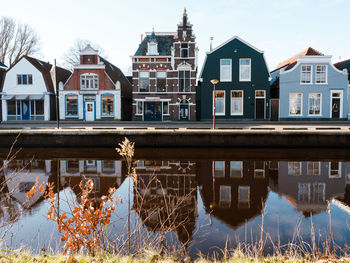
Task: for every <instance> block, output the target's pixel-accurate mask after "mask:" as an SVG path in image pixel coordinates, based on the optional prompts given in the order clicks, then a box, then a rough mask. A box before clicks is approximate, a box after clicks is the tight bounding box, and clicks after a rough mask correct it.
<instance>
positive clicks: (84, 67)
mask: <svg viewBox="0 0 350 263" xmlns="http://www.w3.org/2000/svg"><path fill="white" fill-rule="evenodd" d="M105 68H106V65H105V64H102V65H100V64H94V65H85V64H84V65H77V66H74V69H105Z"/></svg>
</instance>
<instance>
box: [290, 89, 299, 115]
mask: <svg viewBox="0 0 350 263" xmlns="http://www.w3.org/2000/svg"><path fill="white" fill-rule="evenodd" d="M291 94H301V98H300V114H291V113H290V111H291V107H290V106H291V105H290V96H291ZM288 103H289V111H288V114H289V116H302V115H303V93H301V92H290V93H289V100H288Z"/></svg>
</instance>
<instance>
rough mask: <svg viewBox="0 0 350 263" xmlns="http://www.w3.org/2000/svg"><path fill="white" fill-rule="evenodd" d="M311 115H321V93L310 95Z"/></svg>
mask: <svg viewBox="0 0 350 263" xmlns="http://www.w3.org/2000/svg"><path fill="white" fill-rule="evenodd" d="M309 115H321V93H309Z"/></svg>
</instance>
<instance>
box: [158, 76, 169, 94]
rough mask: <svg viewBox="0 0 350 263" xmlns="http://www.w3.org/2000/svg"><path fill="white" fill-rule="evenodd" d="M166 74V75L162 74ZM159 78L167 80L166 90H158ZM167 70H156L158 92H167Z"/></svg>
mask: <svg viewBox="0 0 350 263" xmlns="http://www.w3.org/2000/svg"><path fill="white" fill-rule="evenodd" d="M163 74H164V76H162V75H163ZM159 79H162V80H165V90H164V91H159V90H158V80H159ZM166 79H167V72H166V71H164V70H162V71H157V72H156V80H157V83H156V92H158V93H165V92H167V80H166Z"/></svg>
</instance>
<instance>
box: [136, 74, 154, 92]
mask: <svg viewBox="0 0 350 263" xmlns="http://www.w3.org/2000/svg"><path fill="white" fill-rule="evenodd" d="M142 73H147V74H148V78H146V77H141V74H142ZM141 79H148V91H141V85H140V83H141ZM150 91H151V81H150V72H149V71H148V70H141V71H139V83H138V92H142V93H147V92H150Z"/></svg>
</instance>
